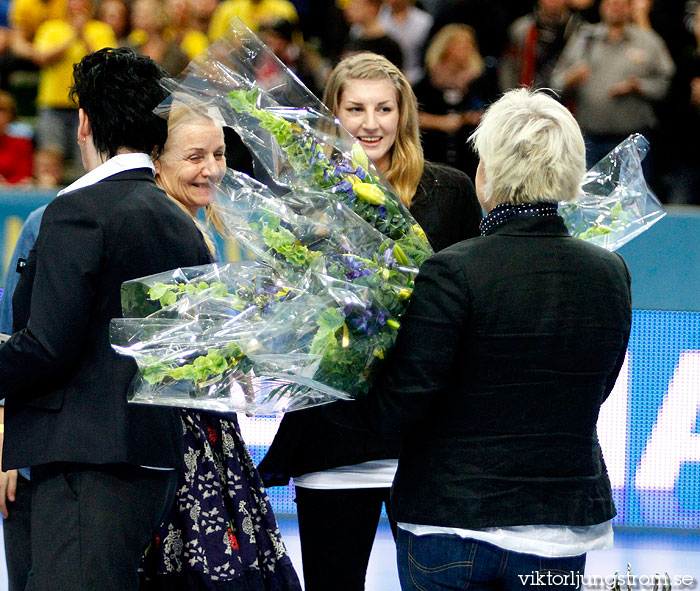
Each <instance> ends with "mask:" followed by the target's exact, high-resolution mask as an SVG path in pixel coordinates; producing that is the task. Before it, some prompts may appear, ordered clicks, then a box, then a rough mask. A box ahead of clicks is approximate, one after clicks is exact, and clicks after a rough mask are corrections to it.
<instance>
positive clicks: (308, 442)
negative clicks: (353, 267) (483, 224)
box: [258, 163, 481, 486]
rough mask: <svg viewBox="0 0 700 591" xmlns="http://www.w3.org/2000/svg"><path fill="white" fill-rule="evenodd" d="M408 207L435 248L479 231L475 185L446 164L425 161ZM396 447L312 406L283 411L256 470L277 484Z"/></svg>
mask: <svg viewBox="0 0 700 591" xmlns="http://www.w3.org/2000/svg"><path fill="white" fill-rule="evenodd" d="M410 209H411V213H412V214H413V216H414V217H415V218H416V221H417V222H418V223H419V224H420V225H421V227H422V228H423V230H424V231H425V233H426V235H427V236H428V239H429V240H430V243H431V245H432V247H433V249H434V250H436V251H437V250H441V249H443V248H445V247H446V246H449V245H450V244H454V243H455V242H459V241H460V240H465V239H467V238H472V237H474V236H477V235H478V234H479V222H480V221H481V206H480V205H479V202H478V200H477V198H476V192H475V190H474V185H473V184H472V182H471V180H470V179H469V177H468V176H467V175H466V174H464V173H463V172H461V171H459V170H455V169H454V168H450V167H449V166H444V165H442V164H432V163H426V165H425V169H424V171H423V176H422V177H421V181H420V184H419V186H418V189H417V190H416V194H415V195H414V198H413V202H412V203H411V208H410ZM333 404H338V403H333ZM331 406H332V405H331ZM399 449H400V448H399V441H398V439H395V438H384V437H378V436H377V435H374V434H371V433H367V432H361V431H358V430H354V429H349V428H344V427H341V426H339V425H334V424H332V423H331V422H330V421H328V420H327V419H326V418H325V417H324V415H323V412H322V410H321V408H320V407H316V408H310V409H307V410H300V411H294V412H291V413H288V414H287V415H285V417H284V419H282V423H281V424H280V427H279V430H278V432H277V435H276V436H275V439H274V441H273V442H272V445H271V447H270V449H269V451H268V452H267V455H266V456H265V457H264V458H263V460H262V462H261V463H260V465H259V466H258V471H259V472H260V475H261V476H262V478H263V482H264V483H265V486H280V485H286V484H287V483H288V482H289V478H290V477H292V476H301V475H302V474H308V473H309V472H317V471H320V470H327V469H329V468H336V467H338V466H348V465H352V464H359V463H360V462H367V461H370V460H382V459H392V458H397V457H398V456H399Z"/></svg>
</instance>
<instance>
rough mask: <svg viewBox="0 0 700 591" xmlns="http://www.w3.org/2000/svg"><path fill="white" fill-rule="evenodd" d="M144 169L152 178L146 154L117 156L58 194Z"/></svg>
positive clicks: (151, 167) (153, 169)
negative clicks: (123, 173) (122, 173)
mask: <svg viewBox="0 0 700 591" xmlns="http://www.w3.org/2000/svg"><path fill="white" fill-rule="evenodd" d="M146 168H147V169H150V172H149V173H148V174H149V175H150V177H151V178H153V175H154V174H155V168H154V166H153V163H152V162H151V159H150V157H149V156H148V154H143V153H141V152H132V153H129V154H117V155H116V156H114V157H112V158H110V159H109V160H107V161H106V162H104V163H103V164H100V165H99V166H98V167H97V168H95V169H93V170H91V171H90V172H87V173H85V174H84V175H83V176H81V177H80V178H79V179H78V180H77V181H75V182H74V183H72V184H70V185H68V186H67V187H66V188H65V189H62V190H61V191H59V192H58V194H59V195H63V194H64V193H71V192H72V191H77V190H78V189H84V188H85V187H89V186H91V185H94V184H95V183H99V182H100V181H103V180H104V179H106V178H108V177H111V176H113V175H115V174H119V173H121V172H126V171H131V170H139V169H146Z"/></svg>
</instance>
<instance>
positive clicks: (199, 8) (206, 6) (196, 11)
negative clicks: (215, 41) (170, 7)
mask: <svg viewBox="0 0 700 591" xmlns="http://www.w3.org/2000/svg"><path fill="white" fill-rule="evenodd" d="M217 6H218V2H217V0H187V7H188V9H189V10H188V12H189V31H191V32H193V31H197V32H198V33H202V34H203V35H205V36H206V38H207V45H209V36H208V32H209V25H210V24H211V19H212V16H213V14H214V11H215V10H216V7H217ZM181 47H182V49H183V51H184V52H185V53H186V54H187V55H191V50H190V48H189V47H188V45H187V41H186V40H184V41H183V43H182V45H181Z"/></svg>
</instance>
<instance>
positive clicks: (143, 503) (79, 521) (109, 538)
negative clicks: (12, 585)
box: [26, 463, 177, 591]
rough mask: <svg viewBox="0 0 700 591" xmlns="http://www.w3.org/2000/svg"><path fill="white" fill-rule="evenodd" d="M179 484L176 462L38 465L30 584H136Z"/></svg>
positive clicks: (54, 589)
mask: <svg viewBox="0 0 700 591" xmlns="http://www.w3.org/2000/svg"><path fill="white" fill-rule="evenodd" d="M176 484H177V473H176V471H175V470H166V471H164V470H148V469H145V468H141V467H138V466H132V465H128V464H111V465H92V464H70V463H54V464H47V465H44V466H36V467H33V468H32V478H31V486H32V501H31V502H32V510H31V529H32V537H31V545H32V549H31V553H32V568H31V571H30V572H29V578H28V581H27V587H26V589H27V591H132V590H133V591H137V590H138V587H139V579H138V574H137V569H138V566H139V561H140V559H141V554H142V553H143V551H144V549H145V548H146V546H147V545H148V543H149V542H150V539H151V536H152V534H153V532H154V530H155V529H156V527H157V526H158V525H159V524H160V522H161V521H162V519H163V518H164V516H165V514H166V512H167V511H168V510H169V509H170V505H171V504H172V502H173V498H174V493H175V486H176Z"/></svg>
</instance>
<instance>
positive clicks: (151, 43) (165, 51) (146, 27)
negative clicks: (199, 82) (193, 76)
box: [129, 0, 189, 76]
mask: <svg viewBox="0 0 700 591" xmlns="http://www.w3.org/2000/svg"><path fill="white" fill-rule="evenodd" d="M168 22H169V21H168V12H167V10H166V8H165V4H164V3H163V1H162V0H135V2H134V3H133V5H132V7H131V28H132V31H131V35H129V46H130V47H131V48H132V49H134V50H135V51H137V52H139V53H140V54H142V55H147V56H148V57H150V58H151V59H152V60H153V61H154V62H156V63H157V64H158V65H159V66H160V67H161V68H163V69H164V70H165V71H166V72H167V73H168V74H170V75H171V76H176V75H177V74H179V73H180V72H182V70H183V69H184V68H185V67H186V66H187V64H188V63H189V59H188V58H187V56H186V55H185V53H184V52H183V51H182V50H181V49H180V47H179V46H178V44H177V42H176V41H174V40H171V39H168V38H167V36H166V34H165V31H166V29H167V27H168Z"/></svg>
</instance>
